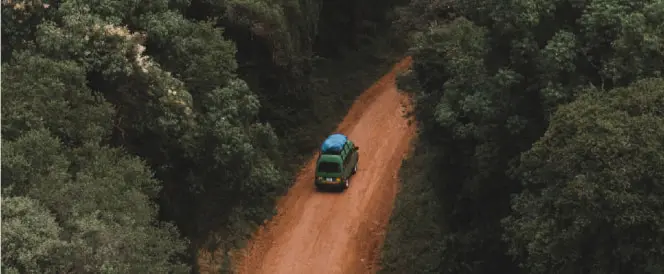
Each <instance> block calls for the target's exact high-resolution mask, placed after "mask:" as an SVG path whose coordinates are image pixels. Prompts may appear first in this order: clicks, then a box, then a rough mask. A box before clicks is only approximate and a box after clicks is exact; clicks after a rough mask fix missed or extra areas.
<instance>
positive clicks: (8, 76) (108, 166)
mask: <svg viewBox="0 0 664 274" xmlns="http://www.w3.org/2000/svg"><path fill="white" fill-rule="evenodd" d="M84 72H85V71H84V70H83V68H82V67H81V66H79V65H77V64H76V63H74V62H68V61H56V60H50V59H47V58H44V57H40V56H35V55H30V54H27V53H16V54H15V55H14V58H13V60H12V61H10V62H9V63H7V64H3V73H2V78H3V79H2V86H3V87H2V89H3V95H5V96H6V97H5V99H6V100H3V101H2V104H3V106H2V107H3V110H4V113H5V115H4V116H3V118H4V120H3V124H2V147H3V157H2V170H3V172H2V182H3V184H2V187H3V199H5V198H6V197H8V196H9V198H6V199H10V200H9V208H10V209H9V211H7V213H8V215H6V216H7V218H8V219H7V224H8V225H10V226H11V227H8V230H11V231H15V233H16V234H5V232H6V231H8V230H4V229H3V247H4V246H8V247H9V248H10V249H12V247H18V248H19V249H18V250H16V251H14V252H12V251H10V252H7V253H3V267H11V268H13V269H15V270H16V271H20V272H22V273H44V272H52V271H55V270H57V271H65V272H66V271H74V272H77V273H92V272H99V271H108V272H110V273H128V272H141V273H164V272H175V273H184V272H186V271H187V267H186V266H184V265H182V264H180V263H178V262H177V261H178V260H177V257H178V256H181V255H182V253H183V252H184V248H185V247H186V242H185V241H182V240H180V239H179V235H178V233H177V230H175V228H174V227H173V226H172V225H171V224H167V223H159V222H157V210H156V205H155V204H154V199H156V198H157V193H158V191H159V188H160V186H159V184H158V181H156V180H154V179H153V178H152V174H151V172H150V171H149V169H148V168H147V166H146V165H145V163H144V162H143V161H141V160H139V159H137V158H136V157H132V156H129V155H127V154H126V152H124V151H123V150H121V149H117V148H110V147H108V146H107V145H105V144H106V143H107V142H108V136H109V135H110V130H111V126H112V123H111V121H112V117H113V114H114V111H113V110H112V109H111V108H110V106H109V104H108V103H106V102H104V101H103V100H102V99H101V98H99V97H97V96H95V95H94V94H93V93H92V91H91V90H90V89H89V88H88V87H87V86H86V79H85V73H84ZM8 98H9V99H10V100H7V99H8ZM11 197H17V198H11ZM3 203H4V200H3ZM3 209H5V208H3ZM12 210H14V211H12ZM21 212H23V213H25V214H24V215H22V213H21ZM4 214H5V211H3V217H5V215H4ZM42 221H43V223H41V222H42ZM3 226H4V223H3ZM3 228H4V227H3ZM33 229H34V230H37V231H43V234H39V235H41V236H37V237H42V238H36V239H35V238H30V236H29V235H25V233H24V232H25V231H26V230H33ZM5 236H6V237H5ZM38 239H43V240H44V241H45V242H43V244H42V245H38V244H35V243H36V242H37V241H38ZM22 242H25V244H26V245H23V246H22ZM21 246H22V247H21ZM50 251H53V253H52V254H47V253H49V252H50ZM128 251H130V252H128Z"/></svg>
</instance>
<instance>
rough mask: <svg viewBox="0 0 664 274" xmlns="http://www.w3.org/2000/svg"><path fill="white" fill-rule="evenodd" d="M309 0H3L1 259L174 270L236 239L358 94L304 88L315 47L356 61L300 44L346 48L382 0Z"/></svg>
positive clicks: (46, 266)
mask: <svg viewBox="0 0 664 274" xmlns="http://www.w3.org/2000/svg"><path fill="white" fill-rule="evenodd" d="M324 2H325V1H300V2H297V1H295V2H293V1H277V2H274V3H273V2H271V1H221V2H220V1H203V0H193V1H170V0H157V1H147V2H146V1H124V0H123V1H110V2H109V1H79V0H68V1H50V2H49V3H46V2H45V1H33V0H30V1H3V3H2V24H3V28H2V95H3V99H4V100H2V115H3V123H2V146H3V157H2V171H3V172H2V182H3V184H2V191H3V193H2V196H3V200H2V203H3V211H2V214H3V216H2V217H3V235H2V236H3V237H2V247H3V251H5V252H4V253H3V256H2V268H3V269H2V270H3V271H8V272H12V273H51V272H63V273H64V272H76V273H99V272H104V273H185V272H188V271H189V269H190V268H191V266H192V265H193V262H195V258H192V257H195V256H196V253H197V251H198V250H199V249H201V248H204V247H207V248H219V247H220V248H222V249H224V250H228V249H230V248H233V247H236V246H238V245H240V243H241V242H242V240H243V239H245V238H246V237H247V236H248V235H250V234H251V233H252V232H253V230H254V229H255V228H256V227H257V225H258V224H260V223H262V222H263V221H264V220H265V219H266V218H269V217H270V216H271V215H272V214H273V213H274V212H273V211H274V208H273V206H274V204H273V202H274V199H275V197H276V196H277V195H278V194H280V193H283V192H284V191H285V190H286V189H287V187H288V186H289V184H290V181H291V180H290V178H291V177H292V175H293V172H292V171H293V170H292V169H293V168H292V167H293V166H296V165H298V164H299V161H298V160H299V159H300V158H299V157H301V156H302V155H304V154H305V153H309V152H310V151H311V148H313V145H314V143H316V142H319V141H320V140H318V138H322V137H323V136H324V135H325V134H327V132H326V131H327V130H331V127H333V126H334V124H335V123H336V122H337V121H336V120H335V119H336V118H338V117H340V115H342V114H343V112H344V111H345V107H346V106H347V105H348V103H347V102H343V100H346V101H348V100H349V99H352V98H353V97H354V96H355V95H357V94H358V93H359V92H360V91H362V90H363V86H361V85H364V84H365V83H360V82H361V81H356V82H353V83H345V84H346V86H344V88H346V89H347V90H340V91H335V92H330V90H329V89H328V90H326V89H323V88H320V87H318V86H316V85H314V83H315V81H316V79H314V78H313V76H314V73H315V72H317V73H319V74H320V73H321V72H318V71H316V70H315V69H316V68H314V64H313V63H314V60H316V59H317V56H318V55H330V56H332V57H331V58H336V59H335V60H332V61H330V62H329V66H328V70H330V71H336V70H340V71H342V72H344V73H347V72H346V71H345V70H346V69H347V68H346V67H343V68H341V67H335V66H338V65H339V64H342V63H343V62H344V60H343V59H344V58H356V57H357V55H356V56H352V57H348V56H350V55H349V54H336V55H335V54H332V53H329V52H327V51H326V50H323V49H322V48H321V46H320V45H319V43H321V42H317V41H318V40H321V41H325V42H322V43H323V44H324V47H325V48H327V49H330V48H332V49H336V48H345V49H347V50H348V51H358V50H360V49H361V48H362V47H361V45H359V43H357V40H358V39H360V38H359V37H361V34H362V33H363V31H364V30H365V29H367V28H366V27H365V23H366V24H368V23H374V24H378V25H382V26H388V25H389V20H388V14H389V11H388V10H389V9H390V8H391V6H392V5H393V4H394V3H393V2H396V1H392V2H390V1H388V2H384V1H379V2H381V3H382V4H381V8H380V9H373V10H372V7H369V6H366V5H359V4H354V2H353V1H345V2H347V3H346V4H347V6H348V7H350V9H351V10H354V11H356V12H354V13H353V14H354V16H353V17H350V16H346V15H345V14H344V13H345V12H346V11H347V10H336V11H334V10H333V9H332V8H330V7H329V3H328V4H325V3H324ZM324 4H325V5H327V7H323V6H324ZM322 10H325V11H330V12H332V13H333V14H334V15H337V16H332V17H331V18H327V19H325V18H322V17H321V16H320V14H321V12H322ZM362 10H371V11H372V13H371V14H367V15H366V16H359V14H361V13H360V12H359V11H362ZM340 14H341V15H343V16H339V15H340ZM332 20H344V22H346V25H347V26H349V28H350V27H352V29H353V30H354V31H353V32H350V33H348V35H347V38H348V39H345V40H342V39H338V40H339V41H335V42H334V43H332V42H330V40H335V39H337V37H336V36H334V35H333V33H331V32H329V31H327V32H323V33H325V35H330V36H329V37H327V38H325V39H323V38H320V37H319V25H326V26H329V25H330V24H332V25H334V22H333V21H332ZM383 28H385V27H383ZM343 31H345V30H343ZM338 34H340V32H337V33H336V34H335V35H338ZM371 35H373V38H375V37H376V36H379V34H378V32H375V33H372V34H371ZM323 51H326V52H325V53H323ZM367 52H368V51H366V52H363V53H361V54H363V56H367V57H366V58H365V59H370V58H374V59H375V56H374V57H368V56H371V54H368V53H367ZM333 53H334V52H333ZM342 53H345V52H342ZM358 54H359V53H358ZM333 61H334V62H337V61H338V62H337V63H334V62H333ZM373 66H374V68H375V67H376V65H375V64H374V65H373ZM355 69H356V70H358V69H361V68H355ZM351 74H352V73H351ZM326 77H327V76H326ZM330 77H331V76H330ZM341 79H343V80H345V79H347V78H339V79H337V81H340V82H344V81H343V80H341ZM371 80H374V79H371ZM327 93H331V95H328V94H327ZM320 97H324V98H325V99H328V98H330V97H340V98H343V100H341V99H337V98H334V101H331V102H323V103H326V104H329V106H326V107H325V108H318V106H319V105H321V104H323V103H315V101H316V99H317V98H320ZM311 117H315V118H318V117H325V118H324V119H312V118H311ZM335 117H336V118H335ZM309 120H311V121H309ZM311 124H321V125H320V126H319V127H310V125H311ZM328 128H329V129H328ZM318 135H320V136H318ZM291 136H293V138H290V137H291ZM34 232H37V233H34ZM194 270H195V269H194Z"/></svg>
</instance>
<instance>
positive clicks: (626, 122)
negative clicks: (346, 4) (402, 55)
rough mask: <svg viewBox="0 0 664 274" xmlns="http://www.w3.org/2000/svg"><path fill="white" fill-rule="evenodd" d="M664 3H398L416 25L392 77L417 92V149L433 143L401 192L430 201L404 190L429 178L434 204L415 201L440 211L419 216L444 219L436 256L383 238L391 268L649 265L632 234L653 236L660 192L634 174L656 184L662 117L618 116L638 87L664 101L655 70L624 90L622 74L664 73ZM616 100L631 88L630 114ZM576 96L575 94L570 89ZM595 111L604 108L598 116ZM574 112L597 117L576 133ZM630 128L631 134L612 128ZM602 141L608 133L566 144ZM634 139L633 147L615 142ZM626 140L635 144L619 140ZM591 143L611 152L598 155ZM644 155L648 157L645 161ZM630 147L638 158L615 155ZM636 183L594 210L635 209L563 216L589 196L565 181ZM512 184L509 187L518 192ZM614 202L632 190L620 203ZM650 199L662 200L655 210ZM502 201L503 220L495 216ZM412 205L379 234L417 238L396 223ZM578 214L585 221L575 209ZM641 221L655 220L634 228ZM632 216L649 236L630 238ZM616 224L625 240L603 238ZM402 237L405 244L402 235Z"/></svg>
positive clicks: (584, 186) (580, 185) (578, 119)
mask: <svg viewBox="0 0 664 274" xmlns="http://www.w3.org/2000/svg"><path fill="white" fill-rule="evenodd" d="M418 10H423V11H425V15H426V18H425V21H424V22H423V19H424V18H410V17H409V16H412V15H413V14H415V13H414V11H418ZM663 10H664V6H663V3H662V2H661V1H640V2H625V1H617V0H615V1H614V0H593V1H572V2H570V1H556V0H553V1H487V2H478V1H465V0H459V1H454V2H452V3H448V2H444V1H439V2H432V3H431V5H424V4H423V3H421V1H415V0H414V1H411V3H410V5H409V6H408V7H406V8H405V10H404V11H403V12H402V13H401V16H402V18H401V19H400V21H402V24H405V27H404V29H406V30H407V29H408V27H410V28H411V29H413V28H414V29H417V27H418V26H425V27H422V28H419V30H418V31H416V32H415V33H414V35H413V37H415V39H414V42H413V45H412V50H411V52H412V54H413V60H414V64H413V69H412V71H411V72H409V73H408V74H407V75H404V76H403V77H402V79H401V81H400V84H401V86H402V89H404V90H410V91H412V92H413V94H414V96H415V104H416V106H415V110H414V113H413V115H414V117H415V118H416V119H417V120H418V124H419V126H420V144H419V146H422V147H423V148H422V150H426V151H428V154H427V155H429V156H426V157H429V158H431V159H433V160H432V161H431V163H430V164H431V165H432V166H434V167H436V168H427V169H423V170H428V171H427V172H428V173H430V174H429V175H427V176H422V179H414V178H405V179H404V184H405V185H404V190H403V193H404V194H402V195H401V196H402V198H399V199H411V200H413V201H419V202H421V203H423V202H425V201H426V200H422V199H425V198H422V197H418V196H413V195H412V194H409V193H413V192H414V191H415V189H422V188H428V189H432V191H434V192H436V193H437V196H436V198H435V199H436V200H437V203H438V204H439V206H436V207H434V209H435V210H434V209H431V210H429V211H428V212H425V213H422V214H427V215H432V214H436V215H440V216H441V217H440V218H442V221H437V222H432V221H427V222H426V223H425V224H423V226H424V227H427V229H430V227H431V226H433V227H437V228H438V229H439V230H440V231H441V233H440V234H437V235H439V236H438V237H437V238H436V239H434V240H430V241H427V242H426V243H425V245H426V248H424V250H428V251H430V252H434V253H436V254H437V255H436V256H437V258H440V261H437V262H429V263H428V264H423V265H419V266H410V263H409V261H408V260H403V259H400V258H397V257H396V256H395V255H390V254H393V252H392V253H391V252H389V251H386V252H385V254H384V258H383V260H384V264H385V265H386V266H387V267H386V268H385V269H384V272H386V273H388V272H391V273H402V272H403V271H404V269H408V271H407V272H417V273H421V272H436V273H495V272H501V273H517V272H518V271H524V272H523V273H552V272H555V273H586V270H588V271H589V270H590V269H591V268H592V267H596V269H595V268H593V271H597V272H594V273H600V272H602V271H604V272H606V273H632V272H630V271H635V272H640V271H641V273H645V272H647V271H649V268H647V267H646V265H648V264H650V265H651V266H650V267H655V268H653V269H656V268H657V265H656V263H655V262H654V261H653V262H648V260H650V261H652V260H655V259H657V258H658V257H657V256H660V255H658V253H657V251H652V250H649V249H648V248H650V247H651V246H648V245H647V244H640V242H643V241H646V240H645V239H649V240H653V241H655V242H656V240H655V239H659V238H661V237H662V236H661V232H660V231H659V230H657V229H654V227H656V226H657V223H656V221H654V220H656V219H657V218H659V217H660V216H661V214H660V213H659V210H658V206H659V205H658V204H657V203H656V202H648V200H649V199H651V198H649V197H648V196H639V194H636V193H639V191H642V190H637V189H641V187H643V188H645V189H651V190H652V191H654V189H652V188H649V187H646V186H644V185H643V184H648V183H646V182H641V181H640V180H641V178H645V177H648V176H653V177H649V178H651V180H652V181H651V182H652V184H653V185H657V184H661V177H657V176H658V175H655V174H654V173H653V172H654V171H648V172H647V173H644V174H642V175H637V174H638V171H639V170H641V171H642V172H645V170H648V167H651V170H652V169H657V168H656V166H657V165H658V164H659V163H658V162H657V160H654V158H652V157H655V158H656V157H658V156H655V155H656V154H652V153H654V152H649V151H654V150H656V149H658V148H659V149H661V148H660V145H661V144H660V143H656V142H660V141H661V138H659V137H658V136H659V135H658V134H660V133H658V132H659V131H660V129H659V128H658V129H652V130H646V128H645V125H650V128H656V127H659V126H660V124H659V122H656V119H655V118H654V117H651V118H647V117H648V115H647V114H643V115H642V116H643V117H641V118H636V117H634V118H630V117H627V116H636V115H637V114H634V113H633V112H635V111H637V110H636V109H631V108H635V105H638V103H636V102H640V103H642V104H643V106H642V107H640V109H643V110H644V111H645V109H650V110H651V111H653V112H652V114H650V115H652V116H657V115H661V101H653V102H648V101H646V99H645V98H650V99H653V100H654V99H655V98H658V96H660V95H657V92H656V91H654V90H656V89H657V88H655V87H656V86H658V85H660V84H661V82H657V81H659V80H651V82H639V84H635V85H634V86H631V87H629V88H628V90H629V92H628V91H621V90H622V88H624V87H627V86H629V85H630V84H633V83H635V82H637V81H640V80H642V79H648V78H657V77H661V76H662V72H664V48H662V45H664V40H663V39H664V13H662V11H663ZM425 23H428V25H425ZM418 24H419V25H418ZM614 89H617V90H616V91H610V90H614ZM660 89H661V88H660ZM586 93H592V94H593V95H592V97H585V96H590V95H585V94H586ZM612 94H622V95H612ZM626 94H629V96H632V97H628V95H626ZM615 96H618V97H615ZM621 96H622V97H621ZM579 97H581V98H582V99H577V98H579ZM611 98H613V99H611ZM577 100H578V102H577ZM620 100H623V101H625V102H623V103H624V105H622V106H624V109H626V110H625V113H629V114H625V113H621V112H620V111H619V109H620V107H619V104H618V103H617V102H618V101H620ZM591 101H595V102H591ZM570 102H574V103H571V104H570V105H567V104H568V103H570ZM629 102H632V103H629ZM591 103H592V104H591ZM658 104H659V105H658ZM563 105H564V107H562V106H563ZM600 105H602V106H600ZM604 105H606V106H604ZM628 106H629V107H628ZM658 107H659V108H660V109H658ZM627 109H629V110H627ZM637 109H638V108H637ZM630 119H634V120H630ZM648 119H651V120H649V121H650V122H646V120H648ZM653 119H654V120H653ZM596 120H599V121H603V123H604V124H603V125H595V124H593V122H594V121H596ZM604 127H612V128H613V130H609V129H606V130H603V128H604ZM582 128H583V129H584V130H588V131H592V132H593V133H587V134H585V135H584V134H583V133H580V132H579V131H581V129H582ZM632 131H634V132H632ZM584 138H585V139H584ZM658 138H659V139H658ZM581 139H584V140H585V141H581ZM538 140H539V141H538ZM627 140H630V142H632V141H633V142H635V143H631V144H630V143H621V142H627ZM637 140H638V141H637ZM646 140H651V141H646ZM655 140H659V141H656V142H655ZM574 142H577V143H574ZM612 142H619V143H617V144H612ZM639 142H643V143H639ZM653 142H655V143H653ZM595 143H596V144H597V145H599V146H602V144H605V147H606V149H607V150H608V149H609V147H611V149H610V151H606V152H601V151H597V152H593V153H595V154H590V155H585V156H582V155H583V154H582V155H576V156H574V157H577V158H574V157H573V156H572V155H574V153H575V152H579V153H581V151H580V150H582V149H586V148H587V146H589V145H590V144H595ZM628 145H631V146H633V148H631V149H633V150H629V149H627V148H625V149H624V150H623V149H621V146H628ZM584 146H585V147H584ZM628 150H629V151H632V152H630V153H632V154H630V156H627V155H623V154H619V152H618V151H624V153H628V152H626V151H628ZM432 153H433V154H435V155H434V156H431V155H430V154H432ZM522 153H525V154H524V156H521V155H522ZM591 155H594V156H592V157H591ZM414 157H424V156H414ZM589 157H590V158H589ZM659 157H661V155H660V156H659ZM598 159H602V160H601V161H602V162H603V163H605V164H606V166H603V165H599V163H597V162H598V161H600V160H598ZM646 159H653V162H652V163H645V161H646ZM568 161H571V162H568ZM573 161H576V162H574V163H575V164H576V165H578V166H574V165H573V164H572V162H573ZM629 161H634V162H631V163H630V164H631V165H637V164H639V167H636V166H634V167H633V168H630V167H629V166H625V167H624V168H620V167H619V166H620V163H626V162H629ZM416 162H417V161H416ZM554 167H555V168H554ZM577 168H582V169H577ZM616 169H617V170H616ZM660 169H661V168H660ZM517 170H518V171H517ZM608 170H613V171H612V172H613V173H607V172H608ZM630 170H631V171H630ZM423 172H424V171H423ZM621 172H626V173H621ZM627 173H629V174H630V175H627ZM600 174H602V175H600ZM646 174H648V175H646ZM632 175H633V176H632ZM555 176H559V177H556V178H554V177H555ZM564 176H571V177H564ZM597 176H605V177H602V178H603V179H600V178H599V177H597ZM612 176H614V177H612ZM609 177H612V178H611V179H610V180H609V179H608V178H609ZM644 180H646V181H647V179H644ZM658 180H659V181H658ZM411 184H412V186H410V185H411ZM421 184H430V185H431V186H430V187H428V186H422V185H421ZM535 185H536V186H537V187H535ZM629 185H634V188H633V189H625V190H624V191H623V192H620V191H618V190H616V191H617V192H619V193H622V194H621V195H623V194H624V195H623V196H619V197H615V198H613V199H626V200H625V201H622V202H619V201H615V202H616V203H617V204H616V205H608V204H607V205H605V206H606V207H612V208H613V206H615V208H613V209H611V210H609V209H607V208H603V210H604V211H603V212H604V213H603V214H605V215H602V216H605V217H606V216H609V215H606V214H610V213H611V212H613V211H612V210H614V211H615V212H613V213H612V214H614V215H613V216H626V215H629V214H631V213H634V214H640V215H639V216H642V218H643V219H640V218H638V217H630V218H629V219H628V220H617V219H607V220H605V221H604V223H599V222H598V223H590V222H591V221H590V219H589V218H601V217H600V216H598V215H593V216H592V217H590V216H584V215H582V214H581V215H579V216H577V217H572V216H573V215H574V214H575V213H576V212H585V211H587V210H589V209H588V208H583V207H584V206H586V205H588V204H586V203H585V202H581V201H576V202H572V197H571V196H564V195H562V194H559V193H561V192H564V191H567V192H566V193H567V194H566V195H586V194H587V195H591V193H592V192H590V189H593V187H595V188H602V189H603V188H606V191H607V192H603V193H606V195H610V194H608V193H610V191H611V190H609V189H612V188H613V187H616V188H617V187H618V186H623V187H624V188H627V186H629ZM636 185H639V186H638V187H637V186H636ZM531 188H535V189H536V190H531ZM574 191H577V192H574ZM580 191H587V192H583V194H582V193H580ZM568 192H569V193H568ZM556 193H557V194H556ZM513 194H517V197H518V198H515V199H514V200H512V199H511V196H512V195H513ZM409 195H410V196H409ZM552 195H553V196H552ZM559 195H560V196H559ZM597 195H599V194H597ZM615 195H618V194H615ZM651 195H656V194H655V193H651ZM408 197H410V198H408ZM603 197H604V196H603ZM628 197H631V198H628ZM577 198H578V197H577ZM432 199H433V198H432ZM547 199H548V200H547ZM552 199H555V200H552ZM578 199H580V198H578ZM588 199H591V198H588ZM598 199H599V198H598ZM607 199H608V198H607ZM630 199H632V200H630ZM637 200H638V201H637ZM629 201H631V202H629ZM586 202H589V201H586ZM596 202H597V203H599V201H596ZM402 203H403V204H406V202H405V201H404V202H402ZM621 203H626V204H622V205H618V204H621ZM630 203H631V204H630ZM627 204H630V205H629V206H628V205H627ZM630 206H631V208H632V209H628V208H630ZM637 208H639V209H638V210H641V211H638V210H637ZM645 208H647V209H645ZM398 210H399V209H398V208H397V211H398ZM558 210H560V211H558ZM630 210H637V211H638V212H636V211H630ZM600 212H602V211H599V212H593V214H601V213H600ZM646 212H656V214H659V215H657V217H655V216H651V217H648V216H649V215H647V213H646ZM512 215H514V216H512ZM508 216H511V217H508ZM506 217H508V220H509V221H505V222H501V220H502V219H503V218H506ZM415 218H417V219H420V220H423V219H426V218H425V217H414V216H412V217H408V216H406V215H401V217H396V216H395V217H394V218H393V220H392V223H393V225H392V228H391V229H392V230H393V231H394V232H391V234H392V235H394V236H388V241H390V237H399V242H402V243H403V242H406V243H407V242H416V241H413V240H412V239H411V238H408V237H405V236H403V233H401V232H399V231H401V230H403V229H405V228H401V227H406V225H405V223H407V222H408V221H409V220H410V219H415ZM607 218H608V217H607ZM611 218H619V217H611ZM649 218H650V219H649ZM436 219H439V218H436ZM637 219H638V220H637ZM629 220H631V221H629ZM647 220H652V221H647ZM574 221H577V222H579V223H578V224H571V223H570V222H574ZM644 222H645V223H648V225H652V227H653V229H651V230H648V228H645V227H642V228H639V227H641V226H645V223H644ZM600 227H603V230H604V231H605V232H604V234H601V235H591V234H592V233H596V232H591V231H594V230H592V229H595V228H597V229H599V228H600ZM566 228H567V229H569V231H568V230H565V229H566ZM423 229H424V228H423ZM574 229H577V230H576V232H573V230H574ZM581 229H587V230H583V231H580V230H581ZM637 230H638V231H641V233H643V236H642V237H643V238H641V239H638V238H629V237H631V236H629V235H632V234H630V233H632V232H627V231H637ZM619 231H625V235H624V237H623V238H619V239H622V240H618V239H613V240H609V238H610V237H611V236H612V235H618V234H619V233H620V232H619ZM597 233H598V232H597ZM614 233H615V234H614ZM633 233H634V235H636V234H637V232H633ZM593 236H596V237H597V238H596V237H593ZM599 237H604V238H599ZM632 240H633V241H634V242H633V243H630V244H633V246H628V245H629V244H627V243H626V242H628V241H632ZM394 241H397V240H396V239H394ZM582 243H584V244H582ZM585 244H587V245H585ZM405 245H406V246H409V244H405ZM654 246H656V245H655V244H653V245H652V247H654ZM401 248H402V250H403V251H402V252H407V251H406V250H407V249H408V248H406V247H403V246H402V247H401ZM410 248H412V249H414V250H415V249H417V250H421V249H423V248H422V247H415V246H412V247H410ZM589 249H597V250H592V251H591V250H589ZM508 250H509V252H508ZM628 254H629V255H628ZM589 256H594V257H592V258H591V257H589ZM420 267H421V268H420ZM616 267H618V268H616ZM425 269H427V270H425Z"/></svg>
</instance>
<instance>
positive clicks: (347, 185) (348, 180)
mask: <svg viewBox="0 0 664 274" xmlns="http://www.w3.org/2000/svg"><path fill="white" fill-rule="evenodd" d="M349 187H350V178H348V179H346V181H345V182H344V187H343V189H348V188H349Z"/></svg>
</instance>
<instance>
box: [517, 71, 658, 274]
mask: <svg viewBox="0 0 664 274" xmlns="http://www.w3.org/2000/svg"><path fill="white" fill-rule="evenodd" d="M663 113H664V80H663V79H656V80H647V81H640V82H636V83H635V84H633V85H631V86H630V87H628V88H619V89H616V90H613V91H609V92H606V93H605V94H600V93H599V92H593V93H591V94H588V95H584V96H582V97H581V98H579V99H577V100H576V101H574V102H572V103H570V104H568V105H565V106H562V107H560V108H559V110H558V111H557V112H556V114H554V116H553V117H552V119H551V125H550V126H549V128H548V130H547V132H546V133H545V134H544V136H543V137H542V139H540V140H539V141H537V142H536V143H535V144H534V145H533V147H532V148H531V149H530V150H529V151H527V152H525V153H524V154H523V155H522V156H521V157H522V158H521V164H520V166H519V167H518V168H517V169H516V174H518V176H519V178H521V182H523V184H524V191H523V192H522V193H520V194H519V195H517V196H516V197H515V198H514V202H513V209H514V211H513V213H512V214H511V216H509V217H507V218H506V219H505V220H504V223H505V226H506V231H507V241H508V242H509V244H510V252H511V253H512V254H514V255H515V256H516V257H517V258H519V259H520V261H521V262H523V266H524V268H525V269H526V270H527V272H528V273H551V272H559V273H581V272H583V273H657V272H658V271H659V270H661V269H662V268H663V267H664V265H662V261H663V260H664V249H662V244H663V241H664V234H663V232H662V229H661V228H662V227H663V226H664V214H663V213H662V212H663V211H664V202H663V199H662V196H663V195H664V187H663V186H662V182H664V170H662V168H661V167H662V166H664V145H663V144H662V142H661V140H663V138H664V118H663V116H662V114H663Z"/></svg>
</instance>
